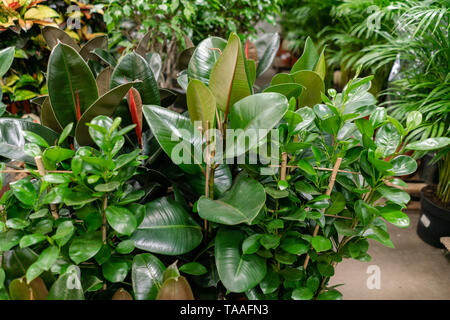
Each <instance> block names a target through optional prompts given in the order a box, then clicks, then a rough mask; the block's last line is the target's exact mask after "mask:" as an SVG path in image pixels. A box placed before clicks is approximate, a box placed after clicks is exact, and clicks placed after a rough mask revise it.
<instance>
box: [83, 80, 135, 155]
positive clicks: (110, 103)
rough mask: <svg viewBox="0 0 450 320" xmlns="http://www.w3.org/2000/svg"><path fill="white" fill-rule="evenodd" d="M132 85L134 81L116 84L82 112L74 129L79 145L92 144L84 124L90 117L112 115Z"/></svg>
mask: <svg viewBox="0 0 450 320" xmlns="http://www.w3.org/2000/svg"><path fill="white" fill-rule="evenodd" d="M134 85H136V83H135V82H129V83H125V84H122V85H118V86H117V87H115V88H113V89H111V90H110V91H108V92H106V93H105V94H104V95H102V96H101V97H99V98H98V99H97V100H96V101H95V102H93V103H92V105H90V106H89V108H88V109H87V110H86V111H85V112H84V113H83V114H82V116H81V118H80V120H79V121H78V123H77V126H76V129H75V137H76V139H77V142H78V143H79V144H80V145H81V146H86V145H93V141H92V139H91V137H90V135H89V130H88V126H86V123H89V122H91V121H92V119H94V118H95V117H96V116H99V115H105V116H108V117H112V116H113V114H114V112H115V111H116V109H117V107H118V106H119V103H120V101H121V100H122V98H123V97H124V96H125V95H126V94H127V92H128V91H129V90H130V88H131V87H132V86H134Z"/></svg>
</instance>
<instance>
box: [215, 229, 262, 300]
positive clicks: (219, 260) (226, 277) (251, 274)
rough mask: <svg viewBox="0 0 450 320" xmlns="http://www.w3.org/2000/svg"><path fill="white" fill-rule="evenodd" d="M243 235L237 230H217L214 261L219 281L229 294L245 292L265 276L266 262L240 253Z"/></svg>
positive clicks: (253, 255)
mask: <svg viewBox="0 0 450 320" xmlns="http://www.w3.org/2000/svg"><path fill="white" fill-rule="evenodd" d="M244 239H245V234H244V233H243V232H242V231H239V230H231V229H219V231H218V232H217V235H216V240H215V242H214V243H215V247H214V253H215V260H216V266H217V271H218V273H219V277H220V280H221V281H222V283H223V285H224V286H225V288H227V290H229V291H231V292H245V291H248V290H250V289H252V288H253V287H255V286H256V285H258V284H259V283H260V282H261V281H262V280H263V279H264V277H265V276H266V272H267V266H266V260H265V259H263V258H261V257H260V256H258V255H256V254H252V255H244V254H243V253H242V251H241V246H242V242H243V241H244Z"/></svg>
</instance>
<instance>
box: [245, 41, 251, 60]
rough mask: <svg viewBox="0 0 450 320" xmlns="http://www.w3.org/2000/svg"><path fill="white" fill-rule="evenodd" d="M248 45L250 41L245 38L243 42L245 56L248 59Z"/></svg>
mask: <svg viewBox="0 0 450 320" xmlns="http://www.w3.org/2000/svg"><path fill="white" fill-rule="evenodd" d="M249 46H250V41H249V40H247V42H246V43H245V57H246V58H247V59H248V47H249Z"/></svg>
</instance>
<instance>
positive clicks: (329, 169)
mask: <svg viewBox="0 0 450 320" xmlns="http://www.w3.org/2000/svg"><path fill="white" fill-rule="evenodd" d="M196 59H197V58H196V56H195V55H194V56H193V57H192V60H191V62H190V63H192V64H195V63H198V62H197V61H196ZM211 60H212V63H211V64H208V65H204V66H203V67H204V68H203V70H206V71H207V72H205V74H207V75H208V77H206V79H204V78H203V79H199V78H196V77H195V74H194V75H193V76H191V77H190V79H189V84H188V88H187V101H188V108H189V115H190V118H188V117H187V116H184V115H179V114H176V113H174V112H172V111H170V110H165V109H162V108H160V107H157V106H144V107H143V111H144V116H145V119H146V120H147V122H148V123H149V126H150V128H151V130H152V132H153V134H154V135H155V137H156V139H157V140H158V142H159V144H160V145H161V147H162V149H163V150H164V151H165V152H166V153H167V155H168V156H170V157H171V159H172V160H173V161H174V162H175V163H178V165H179V166H180V168H181V169H182V170H183V171H185V172H186V173H190V172H196V171H200V172H203V175H204V183H203V184H202V186H203V187H204V195H203V196H202V197H200V199H199V200H198V201H197V202H196V204H195V205H194V210H195V211H197V212H198V214H199V216H200V217H201V218H203V219H204V220H205V224H204V227H203V229H204V234H205V238H206V239H211V242H210V244H209V245H208V246H207V248H206V249H205V250H203V251H202V253H201V255H199V256H198V257H197V259H198V261H204V263H205V266H206V267H207V269H208V273H207V275H205V276H204V279H203V280H202V281H200V280H199V281H198V283H199V285H200V286H201V287H203V288H205V287H206V288H208V287H215V286H217V285H218V281H220V282H221V284H222V285H223V287H219V292H220V291H221V292H222V293H221V294H220V296H224V295H226V294H227V292H228V293H230V292H231V293H233V292H234V293H243V294H245V295H246V296H247V298H249V299H303V300H309V299H340V298H341V294H340V293H339V292H338V291H337V290H336V289H335V288H333V287H328V286H327V284H328V281H329V279H330V277H331V276H333V275H334V268H335V266H336V264H337V263H338V262H340V261H341V260H342V258H346V257H352V258H355V259H359V260H362V261H369V260H370V256H369V255H368V254H367V249H368V241H367V239H368V238H372V239H375V240H377V241H379V242H381V243H382V244H384V245H386V246H388V247H393V243H392V241H391V240H390V239H389V235H388V233H387V231H386V221H387V222H389V223H392V224H394V225H396V226H398V227H407V226H408V225H409V219H408V216H407V215H405V214H404V213H403V212H402V209H403V208H405V207H406V203H407V202H408V201H409V199H410V198H409V195H408V194H407V193H406V192H404V191H402V190H399V189H397V188H394V187H392V186H388V185H387V184H386V183H387V182H388V181H390V182H391V183H394V184H397V183H401V181H399V179H397V178H395V176H401V175H404V174H408V173H411V172H414V171H415V170H416V168H417V164H416V162H415V160H414V159H412V158H411V157H409V156H404V155H399V154H398V153H397V149H398V147H399V146H400V144H401V143H402V142H403V140H404V138H405V137H406V134H407V130H406V129H404V128H403V127H402V126H401V125H399V124H398V123H397V122H396V121H395V119H392V118H390V117H388V116H387V115H386V111H385V109H384V108H376V107H375V106H374V104H375V103H376V100H375V98H374V97H373V95H372V94H370V93H369V92H368V90H369V89H370V81H371V79H372V77H366V78H357V77H355V78H354V79H352V80H351V81H350V82H349V83H348V85H347V86H346V87H345V89H344V91H343V92H342V93H336V91H334V90H330V91H329V92H328V93H329V95H328V96H327V95H325V88H324V84H323V78H324V76H325V74H324V73H325V70H326V67H325V61H324V56H323V53H322V54H319V53H318V52H317V50H316V48H315V46H314V45H313V43H312V41H311V40H307V42H306V47H305V50H304V54H303V56H302V57H301V58H300V59H299V60H298V62H297V63H296V65H294V67H293V69H292V70H291V72H290V73H289V74H278V75H276V76H275V77H274V78H273V79H272V82H271V86H269V87H268V88H266V89H265V90H264V92H262V93H254V92H253V88H252V86H251V84H252V83H253V82H252V79H253V78H252V74H251V73H248V71H247V70H248V69H247V65H246V63H247V61H246V57H245V55H244V54H243V52H242V48H241V43H240V41H239V39H238V37H237V36H236V35H234V34H232V35H231V36H230V38H229V40H228V42H227V45H226V47H225V48H224V49H223V50H222V53H221V55H220V56H219V57H215V59H214V60H213V59H211ZM367 115H370V118H369V120H366V119H363V117H365V116H367ZM211 129H212V130H211ZM227 129H233V130H236V131H237V132H238V133H235V135H233V133H232V132H229V131H228V130H227ZM252 129H258V130H260V129H266V130H268V131H270V134H267V135H263V136H256V137H254V138H255V139H251V138H250V139H249V141H247V143H246V138H245V137H249V136H251V131H252ZM375 129H378V131H377V133H376V135H375V136H374V132H375ZM264 132H267V131H264ZM277 136H278V137H279V138H277ZM221 137H224V138H223V139H224V140H225V139H226V143H225V145H226V147H225V150H224V151H223V152H221V149H220V148H221V147H220V146H221V144H222V143H223V140H222V141H221V139H222V138H221ZM264 141H269V142H270V141H273V142H274V145H273V148H272V145H271V148H270V149H271V150H272V151H273V152H272V153H270V152H269V154H268V153H267V152H263V151H261V149H259V148H258V147H259V146H261V145H262V144H263V143H262V142H264ZM277 145H278V146H279V147H280V149H281V150H280V151H281V152H280V153H277V152H275V149H276V146H277ZM233 150H234V152H232V151H233ZM203 151H204V153H203ZM266 151H267V150H266ZM252 152H253V153H256V154H257V155H258V156H260V158H258V159H259V160H258V161H257V162H255V163H247V162H245V161H244V162H243V163H242V162H239V163H238V164H236V161H235V160H236V159H237V158H241V159H247V160H248V158H249V157H250V154H251V153H252ZM201 154H204V157H201V156H200V157H198V155H201ZM389 156H391V159H390V160H389V161H384V159H385V158H387V157H389ZM267 158H269V159H270V158H272V159H274V158H275V159H278V160H279V163H281V165H274V166H270V161H269V164H267V161H262V160H267ZM224 160H226V161H224ZM225 163H226V164H225ZM224 166H225V167H228V170H229V173H228V175H231V176H232V179H233V180H232V186H231V188H230V187H228V188H226V189H225V191H224V190H223V188H221V186H220V185H218V184H217V182H216V181H218V180H216V177H217V175H218V172H217V171H218V169H219V168H223V167H224ZM274 167H275V168H274ZM276 168H278V169H276ZM274 169H275V170H274ZM267 172H271V173H270V174H269V175H267ZM264 173H265V174H264ZM220 175H221V176H223V173H220ZM393 177H394V178H393ZM382 197H384V198H385V199H386V201H385V202H380V201H378V200H379V199H380V198H382ZM220 288H221V289H220Z"/></svg>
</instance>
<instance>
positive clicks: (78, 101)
mask: <svg viewBox="0 0 450 320" xmlns="http://www.w3.org/2000/svg"><path fill="white" fill-rule="evenodd" d="M80 118H81V110H80V97H79V96H78V89H77V120H78V121H80Z"/></svg>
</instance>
